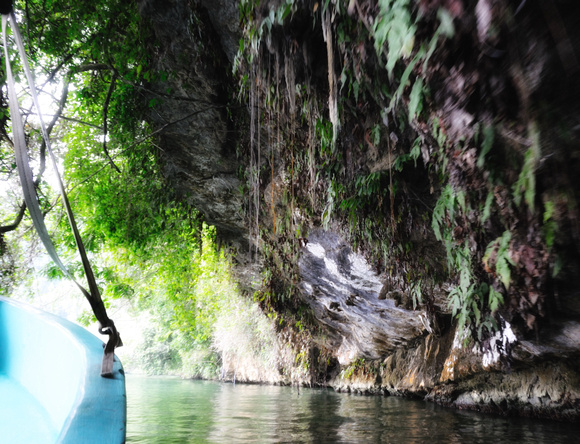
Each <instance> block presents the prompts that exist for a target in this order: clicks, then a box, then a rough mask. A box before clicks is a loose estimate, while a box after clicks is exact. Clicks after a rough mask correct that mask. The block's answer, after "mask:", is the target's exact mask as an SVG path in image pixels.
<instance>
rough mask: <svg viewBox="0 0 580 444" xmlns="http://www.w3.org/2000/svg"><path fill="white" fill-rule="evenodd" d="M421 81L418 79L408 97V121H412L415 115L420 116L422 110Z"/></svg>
mask: <svg viewBox="0 0 580 444" xmlns="http://www.w3.org/2000/svg"><path fill="white" fill-rule="evenodd" d="M422 96H423V79H421V78H419V79H417V81H416V82H415V83H414V85H413V89H412V90H411V94H410V96H409V120H413V119H414V118H415V115H418V114H421V110H422V109H423V100H422Z"/></svg>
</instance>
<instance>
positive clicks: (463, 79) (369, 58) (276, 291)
mask: <svg viewBox="0 0 580 444" xmlns="http://www.w3.org/2000/svg"><path fill="white" fill-rule="evenodd" d="M387 3H389V2H387ZM399 3H403V4H404V5H403V6H401V5H400V4H399ZM399 3H398V4H397V5H391V6H392V8H391V9H388V10H382V9H381V8H380V7H378V6H377V5H375V4H374V2H367V1H362V0H361V1H358V2H357V1H354V2H352V1H351V2H331V5H330V6H329V9H328V10H325V11H322V10H321V9H322V8H321V7H320V6H319V4H318V3H317V2H309V1H304V2H298V1H297V2H277V1H273V2H269V3H267V4H266V5H263V6H261V7H260V8H256V9H255V10H252V11H250V12H248V11H246V14H247V15H246V16H245V17H244V19H245V21H244V23H246V27H245V28H244V29H242V28H240V27H238V24H239V23H240V19H239V16H238V9H237V2H235V1H233V0H232V1H228V0H221V1H219V2H210V1H201V2H186V1H180V0H173V1H171V2H158V1H155V0H151V1H143V2H141V5H142V8H141V12H142V15H143V17H144V18H145V20H147V21H148V22H150V23H151V25H152V27H153V29H154V31H155V35H156V42H155V45H154V48H155V53H154V60H155V63H156V64H157V68H158V69H160V70H162V71H165V72H167V73H170V75H169V77H168V78H167V80H164V81H156V82H153V84H152V85H151V88H152V90H153V91H154V93H152V96H151V97H152V98H154V99H155V100H156V101H157V103H156V106H155V107H153V108H152V110H151V112H150V114H149V116H148V120H149V121H150V123H151V124H152V126H153V128H154V129H156V130H162V131H161V132H160V133H159V134H160V140H159V144H160V148H161V150H162V152H163V163H164V167H165V171H166V174H167V176H168V177H169V178H171V180H172V181H173V182H174V183H175V186H176V187H177V188H178V189H180V190H182V191H183V193H184V195H186V196H187V198H188V199H189V201H190V202H191V203H192V204H193V205H194V206H195V207H196V208H198V209H199V210H200V211H201V212H202V213H203V214H204V215H205V217H206V220H207V221H208V222H210V223H212V224H215V225H216V226H217V228H218V233H219V234H220V235H221V236H222V238H223V239H225V240H227V241H229V242H231V243H233V244H234V245H236V246H238V247H239V250H240V251H243V250H246V248H247V247H246V246H247V245H248V242H249V243H250V244H251V246H252V248H256V249H257V250H259V251H261V254H260V255H261V257H262V258H263V262H261V263H262V264H263V265H261V266H263V267H267V268H268V270H269V271H270V273H269V275H270V276H271V277H270V280H269V281H267V282H265V283H264V284H263V285H264V286H265V287H266V288H267V294H268V295H269V296H268V298H264V301H265V302H263V304H264V307H263V308H264V309H268V310H274V311H277V312H284V313H286V315H287V316H295V319H296V320H298V321H299V322H302V318H299V316H300V313H303V312H304V311H305V310H307V311H308V313H309V317H308V319H309V323H308V328H310V329H311V330H312V331H313V332H316V333H314V334H313V339H312V342H311V343H310V357H311V361H310V365H311V372H310V381H307V382H310V383H315V384H326V385H331V386H333V387H336V388H338V389H339V390H354V391H360V392H371V393H390V394H408V395H413V396H420V397H426V398H427V399H430V400H433V401H436V402H439V403H442V404H445V405H450V406H456V407H459V408H471V409H476V410H482V411H493V412H497V413H502V414H508V413H514V412H515V413H520V414H529V415H537V416H548V417H557V418H562V419H568V420H577V419H579V418H580V375H579V373H578V368H580V366H579V364H580V302H579V301H580V298H579V297H578V291H577V286H576V285H575V283H574V277H575V276H576V275H577V274H576V273H577V271H578V268H579V267H578V264H579V262H580V261H579V257H580V255H579V252H580V249H579V248H578V245H580V244H579V239H580V237H579V234H578V233H579V231H578V228H577V223H578V222H577V221H578V206H577V202H578V197H579V191H580V190H579V189H578V186H577V180H576V174H577V172H578V161H579V160H580V157H579V156H578V153H579V151H578V144H577V141H578V128H580V126H579V122H580V112H579V110H578V101H577V100H575V99H577V97H578V96H577V92H578V86H577V85H576V83H575V82H574V81H573V79H574V78H577V74H578V72H579V65H578V63H577V61H576V60H577V58H578V57H580V45H579V42H580V38H579V36H580V34H578V33H577V32H576V31H575V29H576V28H575V27H574V26H573V25H574V24H575V23H577V22H576V21H575V20H578V19H580V10H579V9H578V7H577V6H574V5H571V4H570V3H566V4H565V5H564V3H565V2H563V3H562V4H558V5H556V4H553V5H552V4H550V6H546V5H543V6H540V5H536V4H530V3H532V2H522V3H521V4H520V5H519V7H517V8H513V7H512V6H511V5H510V3H509V2H506V1H496V2H492V1H489V0H479V1H460V0H454V1H434V2H424V1H421V2H399ZM338 5H342V6H343V8H342V9H340V8H339V7H338ZM246 7H247V5H246ZM397 8H399V9H397ZM566 8H568V12H566ZM395 13H398V14H400V16H399V17H398V18H397V20H399V22H398V23H403V24H405V23H406V25H407V26H408V29H407V30H406V32H409V33H410V34H409V35H408V36H406V37H405V36H403V37H401V38H402V42H400V43H401V45H400V47H399V48H398V51H399V53H397V54H396V56H395V55H393V54H392V51H393V50H392V48H393V47H395V46H396V45H397V40H396V39H397V38H398V37H397V36H396V35H395V33H394V31H393V30H392V29H391V28H388V27H386V29H383V28H382V27H381V26H382V25H381V24H386V23H388V21H389V20H392V19H393V18H392V17H390V16H389V14H395ZM250 18H251V20H250ZM247 23H250V24H249V25H248V24H247ZM252 26H253V27H254V28H252V29H258V30H259V32H258V31H255V32H254V33H253V34H251V33H250V34H251V35H252V37H250V38H248V35H250V34H249V33H248V29H249V27H252ZM401 26H403V25H401ZM558 29H560V30H563V31H560V32H557V30H558ZM381 33H384V36H383V34H381ZM240 35H244V36H245V38H246V40H245V44H246V48H253V49H252V51H254V52H252V57H247V58H245V59H242V61H241V65H240V66H241V67H240V69H241V71H238V75H241V76H243V75H246V76H247V77H246V79H247V83H246V84H245V88H246V92H247V93H248V95H247V96H246V98H247V105H248V112H247V113H246V112H239V113H234V117H235V118H236V119H237V121H238V122H242V123H243V125H244V126H242V129H241V130H240V131H237V130H236V127H235V125H234V123H233V120H232V119H230V117H229V116H228V113H227V112H226V109H225V105H226V104H227V105H229V106H230V108H231V109H233V106H232V102H227V100H228V94H231V92H232V91H234V90H235V89H236V88H237V86H236V83H235V81H234V79H233V78H232V77H231V76H230V75H229V73H230V72H231V64H232V63H233V62H234V59H235V54H236V52H237V42H238V40H239V36H240ZM381 36H382V37H381ZM381 38H382V40H380V39H381ZM383 42H384V43H383ZM252 45H253V46H252ZM392 60H394V61H392ZM239 62H240V60H237V61H236V63H239ZM575 76H576V77H575ZM168 91H170V93H168ZM234 120H235V119H234ZM166 125H167V126H166ZM236 146H238V147H239V155H236ZM243 178H245V179H243ZM240 185H244V186H245V187H246V190H247V193H246V194H245V195H242V194H241V192H240ZM241 271H243V270H241ZM242 274H243V273H242ZM281 294H285V295H286V298H284V297H280V296H279V295H281ZM276 295H278V296H276ZM454 315H455V316H454ZM320 356H325V357H328V359H327V360H326V361H325V363H324V365H323V364H322V361H323V359H320ZM333 359H334V360H337V362H338V364H337V365H329V362H331V361H332V360H333ZM238 379H240V378H238ZM242 379H243V378H242ZM285 381H286V382H288V381H287V380H285Z"/></svg>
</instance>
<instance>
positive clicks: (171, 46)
mask: <svg viewBox="0 0 580 444" xmlns="http://www.w3.org/2000/svg"><path fill="white" fill-rule="evenodd" d="M206 3H208V5H209V4H210V3H211V2H206ZM221 3H228V4H230V3H231V4H232V5H230V6H231V7H233V4H234V2H221ZM221 3H220V4H221ZM209 6H211V8H209V9H210V10H211V11H212V14H213V15H212V16H211V19H210V17H208V16H207V14H208V12H207V10H205V9H204V8H197V9H195V10H193V9H192V7H191V5H190V4H189V2H186V1H171V2H164V1H156V0H149V1H143V2H141V5H140V13H141V15H142V17H143V18H144V19H145V20H147V21H148V22H149V23H150V24H151V26H152V28H153V32H154V35H155V42H156V45H155V46H154V47H153V48H152V51H153V60H154V63H155V66H154V68H155V69H156V70H158V71H160V72H164V73H166V74H167V75H166V78H164V77H161V78H160V79H157V80H154V81H152V83H151V85H150V90H149V91H148V92H146V100H148V101H149V102H150V103H153V104H154V106H152V107H151V110H150V112H149V113H148V115H147V120H148V122H149V123H150V124H151V126H152V129H153V131H159V136H158V137H159V141H158V142H159V150H160V156H161V163H162V167H163V170H164V174H165V176H166V177H167V178H168V179H169V181H170V182H171V183H172V184H173V185H174V187H175V188H176V189H177V190H178V191H180V192H181V194H182V195H183V196H184V197H185V198H186V199H187V200H188V201H189V202H190V203H191V204H192V205H193V206H194V207H195V208H196V209H198V210H199V211H200V212H202V213H203V215H204V217H205V219H206V221H207V222H208V223H210V224H212V225H215V226H216V227H217V229H218V233H219V235H220V237H221V239H223V240H225V241H226V242H231V243H232V244H234V245H235V246H236V247H238V248H240V249H245V246H246V244H247V241H246V236H245V233H246V229H245V227H244V222H243V214H242V211H241V209H242V196H241V193H240V191H239V186H240V181H239V179H238V175H237V174H238V172H237V168H238V165H239V164H238V160H237V158H236V152H235V143H236V141H235V138H232V134H233V133H234V129H233V126H232V122H231V120H229V119H228V116H227V110H226V105H227V88H228V86H231V85H232V79H231V78H230V77H229V73H230V72H231V66H230V64H229V61H228V59H227V57H226V54H225V53H224V51H229V52H231V51H232V48H231V44H230V45H229V46H228V47H226V48H222V46H221V40H220V35H218V34H217V33H216V29H218V30H221V31H224V32H225V31H226V29H225V28H223V29H222V28H219V27H217V26H218V25H219V24H220V23H221V21H223V20H226V21H227V20H228V16H227V15H222V16H219V15H217V12H216V11H217V9H216V8H218V6H219V5H217V4H211V5H209ZM226 9H227V8H226ZM230 9H231V8H230ZM230 12H231V11H230ZM195 20H198V21H199V22H200V23H201V24H200V26H199V28H195V27H194V26H193V23H194V22H195ZM212 21H216V28H214V27H213V26H212ZM229 22H231V17H230V19H229ZM230 25H231V23H230ZM230 27H231V26H228V27H226V28H227V29H230ZM199 34H201V36H202V38H203V39H204V43H203V45H200V43H199V38H200V35H199ZM224 38H226V37H224ZM232 38H233V37H232Z"/></svg>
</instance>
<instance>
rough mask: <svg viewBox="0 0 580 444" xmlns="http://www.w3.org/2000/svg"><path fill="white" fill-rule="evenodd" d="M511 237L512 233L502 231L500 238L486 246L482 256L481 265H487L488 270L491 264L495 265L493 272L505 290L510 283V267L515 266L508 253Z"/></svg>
mask: <svg viewBox="0 0 580 444" xmlns="http://www.w3.org/2000/svg"><path fill="white" fill-rule="evenodd" d="M511 236H512V233H511V232H510V231H509V230H506V231H504V232H503V234H502V235H501V236H500V237H498V238H497V239H495V240H494V241H492V242H491V243H490V244H489V245H488V246H487V248H486V250H485V254H484V256H483V263H484V264H487V266H488V268H491V267H490V265H491V264H490V263H491V262H494V263H495V272H496V273H497V275H498V277H499V278H500V280H501V282H502V283H503V285H504V287H505V288H506V290H508V289H509V287H510V282H511V269H510V265H511V266H514V265H515V264H514V261H513V260H512V258H511V256H510V252H509V244H510V241H511Z"/></svg>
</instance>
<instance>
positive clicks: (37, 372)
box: [0, 297, 126, 444]
mask: <svg viewBox="0 0 580 444" xmlns="http://www.w3.org/2000/svg"><path fill="white" fill-rule="evenodd" d="M102 357H103V342H102V341H100V340H99V339H98V338H97V337H96V336H94V335H92V334H91V333H90V332H88V331H87V330H85V329H84V328H82V327H80V326H78V325H76V324H73V323H72V322H69V321H67V320H65V319H62V318H60V317H58V316H55V315H52V314H50V313H46V312H43V311H41V310H38V309H35V308H33V307H31V306H29V305H26V304H23V303H21V302H18V301H14V300H11V299H6V298H2V297H0V441H1V442H2V443H10V444H19V443H22V444H24V443H26V444H43V443H51V444H53V443H63V444H66V443H75V444H93V443H95V444H97V443H98V444H121V443H124V442H125V428H126V395H125V376H124V372H123V367H122V365H121V362H120V361H119V359H118V358H117V357H116V356H115V359H114V364H113V373H112V376H111V377H109V378H104V377H101V375H100V372H101V361H102Z"/></svg>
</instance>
